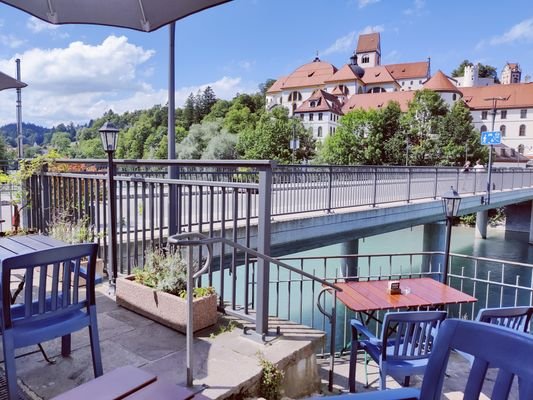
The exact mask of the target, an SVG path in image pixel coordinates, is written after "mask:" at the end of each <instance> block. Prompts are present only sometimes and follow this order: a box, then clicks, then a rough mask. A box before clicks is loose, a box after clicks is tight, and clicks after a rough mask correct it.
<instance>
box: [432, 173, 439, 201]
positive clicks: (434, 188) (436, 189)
mask: <svg viewBox="0 0 533 400" xmlns="http://www.w3.org/2000/svg"><path fill="white" fill-rule="evenodd" d="M438 190H439V169H438V168H435V184H434V185H433V198H434V199H435V200H436V199H437V195H438V193H437V191H438Z"/></svg>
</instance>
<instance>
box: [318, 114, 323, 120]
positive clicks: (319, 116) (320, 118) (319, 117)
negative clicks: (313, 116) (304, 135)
mask: <svg viewBox="0 0 533 400" xmlns="http://www.w3.org/2000/svg"><path fill="white" fill-rule="evenodd" d="M318 120H319V121H322V113H318Z"/></svg>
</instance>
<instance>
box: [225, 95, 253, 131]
mask: <svg viewBox="0 0 533 400" xmlns="http://www.w3.org/2000/svg"><path fill="white" fill-rule="evenodd" d="M255 117H256V116H255V114H253V113H252V112H251V111H250V109H249V108H248V107H247V106H245V105H244V104H242V103H240V102H235V103H233V105H232V106H231V107H230V108H229V110H228V112H227V113H226V116H225V118H224V122H223V126H224V128H226V129H227V130H228V132H231V133H239V132H241V131H243V130H244V129H246V128H251V129H253V128H254V127H255Z"/></svg>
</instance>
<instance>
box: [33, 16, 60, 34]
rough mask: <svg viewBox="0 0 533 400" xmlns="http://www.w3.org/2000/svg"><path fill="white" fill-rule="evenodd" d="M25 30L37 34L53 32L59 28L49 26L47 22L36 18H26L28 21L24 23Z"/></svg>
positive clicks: (57, 26)
mask: <svg viewBox="0 0 533 400" xmlns="http://www.w3.org/2000/svg"><path fill="white" fill-rule="evenodd" d="M26 28H28V29H29V30H30V31H32V32H33V33H39V32H42V31H53V30H56V29H57V28H59V25H54V24H50V23H48V22H44V21H43V20H40V19H39V18H36V17H30V18H28V21H27V22H26Z"/></svg>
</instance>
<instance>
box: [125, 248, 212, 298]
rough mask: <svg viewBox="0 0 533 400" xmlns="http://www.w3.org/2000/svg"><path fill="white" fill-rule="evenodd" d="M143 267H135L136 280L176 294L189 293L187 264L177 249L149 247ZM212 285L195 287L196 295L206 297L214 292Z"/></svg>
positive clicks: (182, 295)
mask: <svg viewBox="0 0 533 400" xmlns="http://www.w3.org/2000/svg"><path fill="white" fill-rule="evenodd" d="M144 256H145V258H144V259H145V261H144V267H143V268H135V269H134V270H133V275H134V278H135V281H136V282H138V283H140V284H142V285H145V286H148V287H151V288H153V289H155V290H160V291H162V292H166V293H170V294H173V295H175V296H180V297H183V298H184V297H185V296H186V295H187V264H186V262H185V261H184V260H183V259H182V258H181V255H180V253H179V252H178V251H177V250H174V249H170V250H165V249H161V248H158V249H149V250H147V251H146V252H145V253H144ZM214 293H215V290H214V289H213V288H212V287H201V288H195V289H194V293H193V295H194V297H195V298H197V297H205V296H209V295H211V294H214Z"/></svg>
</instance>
